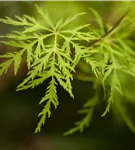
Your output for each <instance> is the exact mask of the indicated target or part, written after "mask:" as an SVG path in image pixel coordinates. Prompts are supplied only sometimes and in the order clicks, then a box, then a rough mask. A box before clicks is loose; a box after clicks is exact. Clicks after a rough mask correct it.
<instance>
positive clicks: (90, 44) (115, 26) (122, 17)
mask: <svg viewBox="0 0 135 150" xmlns="http://www.w3.org/2000/svg"><path fill="white" fill-rule="evenodd" d="M128 12H129V10H127V11H126V12H125V13H124V14H123V15H122V16H121V18H120V19H119V20H118V21H117V22H116V24H115V25H114V26H113V27H112V28H111V29H110V30H108V31H107V32H106V33H104V34H103V35H102V36H101V37H100V38H98V39H96V40H93V41H91V42H89V44H88V46H92V45H94V44H95V43H97V42H99V41H100V40H101V39H103V38H105V37H106V36H108V35H109V34H110V33H112V32H113V31H114V30H115V29H116V28H117V26H118V25H119V24H120V23H121V22H122V20H123V19H124V18H125V16H126V15H127V13H128Z"/></svg>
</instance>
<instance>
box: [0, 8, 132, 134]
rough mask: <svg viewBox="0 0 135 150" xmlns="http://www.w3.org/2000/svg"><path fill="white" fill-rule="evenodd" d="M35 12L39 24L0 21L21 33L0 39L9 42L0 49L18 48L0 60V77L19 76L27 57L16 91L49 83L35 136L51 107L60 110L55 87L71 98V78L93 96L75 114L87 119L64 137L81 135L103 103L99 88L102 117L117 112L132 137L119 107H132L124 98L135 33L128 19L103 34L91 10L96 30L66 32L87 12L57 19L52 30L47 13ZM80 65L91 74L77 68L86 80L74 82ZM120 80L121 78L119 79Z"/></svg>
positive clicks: (23, 19) (86, 27)
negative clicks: (86, 84) (90, 85)
mask: <svg viewBox="0 0 135 150" xmlns="http://www.w3.org/2000/svg"><path fill="white" fill-rule="evenodd" d="M36 9H37V12H38V13H39V15H40V17H41V18H42V20H37V19H35V18H34V17H30V16H28V15H23V16H22V17H19V16H15V19H12V18H9V17H6V18H5V19H0V22H2V23H5V24H9V25H13V26H20V27H21V29H20V30H18V31H13V32H12V33H11V34H7V35H5V36H1V38H7V40H6V41H5V40H4V41H1V43H4V44H6V45H9V46H13V47H16V48H17V51H16V52H10V53H9V52H7V53H6V54H2V55H0V58H4V59H6V60H5V61H4V62H3V63H1V64H0V75H2V74H5V73H6V72H7V71H8V68H9V67H10V65H11V64H12V63H13V64H14V74H15V75H17V72H18V69H19V66H20V64H21V61H22V57H23V56H24V54H26V56H27V57H26V62H27V67H28V74H27V77H26V78H25V79H24V80H23V82H22V83H20V85H18V87H17V91H19V90H27V89H28V88H34V87H36V86H38V85H39V84H42V83H43V82H44V81H45V80H47V79H50V83H49V85H48V87H47V89H46V93H45V96H44V97H43V98H42V99H41V100H40V103H39V104H41V103H43V102H44V103H45V106H44V108H43V110H42V111H41V112H40V113H39V117H41V118H40V121H39V123H38V125H37V128H36V129H35V133H37V132H40V131H41V126H42V125H44V123H45V121H46V119H47V118H49V117H50V116H51V107H52V105H53V106H54V108H55V109H56V108H57V106H58V104H59V102H58V97H57V85H58V84H59V85H60V86H62V87H63V89H64V90H66V91H67V92H68V93H69V95H70V96H71V97H72V98H74V95H73V93H72V80H73V78H74V77H76V78H78V79H79V80H83V81H92V82H93V88H94V91H95V95H94V96H93V97H92V98H89V99H88V100H87V101H86V103H85V104H84V106H83V108H82V109H81V110H79V113H80V114H84V115H85V117H84V118H83V119H82V120H80V121H77V122H75V127H74V128H72V129H70V130H69V131H67V132H65V135H68V134H72V133H74V132H76V131H80V132H82V131H83V130H84V128H86V127H88V126H89V123H90V121H91V118H92V115H93V113H94V110H95V108H96V106H97V104H98V103H99V102H101V101H102V100H103V98H102V97H101V96H100V93H101V87H102V88H103V89H104V101H103V102H106V103H107V107H106V109H105V111H104V113H103V114H102V116H105V115H106V113H107V112H109V111H110V108H113V107H114V106H115V108H116V109H117V110H118V113H119V114H121V117H122V118H123V120H124V121H125V123H126V124H127V125H128V126H129V128H130V129H131V130H132V131H133V132H135V127H134V125H133V123H132V121H131V120H130V118H129V117H128V115H127V113H126V110H125V109H124V107H123V105H124V104H125V102H126V103H127V102H129V103H131V102H132V103H133V104H134V105H135V101H134V100H131V99H129V98H128V94H126V92H125V91H127V90H125V89H127V88H128V87H125V85H128V82H129V77H130V78H133V81H134V78H135V67H134V64H135V59H134V57H135V53H134V50H133V48H134V43H132V42H131V41H132V40H130V37H131V35H132V33H133V31H134V30H132V32H131V28H130V27H129V24H130V21H131V20H130V19H129V18H130V17H129V16H128V15H127V14H124V15H123V16H122V17H121V19H120V20H119V21H118V23H116V25H115V26H113V25H110V24H107V25H106V27H107V31H105V29H104V23H103V21H102V17H101V16H100V15H99V14H98V13H97V12H96V11H95V10H93V9H90V12H91V13H92V14H93V15H94V18H95V20H96V22H97V24H98V28H94V27H93V26H90V24H82V25H80V26H76V27H70V26H69V25H70V24H72V22H74V21H76V19H78V18H79V17H80V16H82V15H85V14H86V13H85V12H83V13H79V14H76V15H74V16H71V17H69V18H67V19H64V18H61V19H60V20H59V21H58V22H57V23H56V24H55V23H53V22H52V20H51V18H50V17H49V15H48V13H47V12H44V11H43V10H42V9H41V8H40V7H38V6H36ZM127 18H128V19H127ZM132 24H133V21H132ZM80 62H83V63H84V65H83V67H85V66H86V67H87V66H90V69H89V68H88V69H83V67H80V70H83V71H81V72H84V74H85V76H81V75H80V76H79V77H78V75H76V74H75V72H76V71H75V70H76V67H77V66H78V67H79V64H80ZM86 72H87V73H89V75H87V73H86ZM74 74H75V75H74ZM123 74H124V77H122V76H123ZM125 82H126V84H125ZM129 92H130V91H129ZM123 99H124V100H123ZM112 110H113V109H112Z"/></svg>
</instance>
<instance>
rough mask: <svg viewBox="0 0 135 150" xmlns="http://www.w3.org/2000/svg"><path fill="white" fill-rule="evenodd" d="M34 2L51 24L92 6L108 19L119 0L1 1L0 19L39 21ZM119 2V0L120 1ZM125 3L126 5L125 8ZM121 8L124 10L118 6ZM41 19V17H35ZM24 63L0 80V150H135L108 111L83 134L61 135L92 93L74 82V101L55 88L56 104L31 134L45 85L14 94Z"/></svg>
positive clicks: (0, 49) (133, 138) (134, 138)
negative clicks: (21, 17)
mask: <svg viewBox="0 0 135 150" xmlns="http://www.w3.org/2000/svg"><path fill="white" fill-rule="evenodd" d="M35 3H36V4H38V5H39V6H41V7H42V8H43V9H44V10H47V11H48V12H49V15H50V16H51V17H52V18H53V21H54V22H56V21H57V20H58V19H59V18H61V17H67V16H71V15H73V14H76V13H78V12H82V11H86V12H88V8H90V7H93V8H94V9H95V10H97V11H98V12H99V13H100V14H101V16H102V17H103V20H104V21H112V22H113V21H114V20H116V18H117V17H115V18H112V19H110V16H111V17H112V16H113V12H114V11H115V10H116V7H117V6H120V5H122V2H106V1H95V2H94V1H93V2H92V1H63V2H62V1H57V2H51V1H50V2H49V1H44V2H35V1H24V2H15V1H13V2H6V1H3V2H2V1H1V2H0V18H3V17H5V16H9V17H13V18H14V16H15V15H23V14H28V15H32V16H35V17H36V18H38V15H37V14H36V11H35V7H34V4H35ZM123 3H124V2H123ZM126 3H128V2H125V4H124V5H125V6H126ZM123 9H124V8H123ZM90 16H91V14H88V15H86V17H84V18H81V19H80V20H79V21H78V22H76V24H77V23H81V22H82V23H83V22H84V21H85V22H90V21H91V18H90ZM38 19H40V18H38ZM11 30H13V28H12V27H11V26H7V25H4V24H2V23H0V35H3V34H7V33H9V32H11ZM6 51H13V48H11V47H8V46H5V45H2V44H1V45H0V54H2V53H4V52H6ZM26 73H27V69H26V64H22V65H21V68H20V70H19V74H18V76H17V77H14V76H13V68H12V66H11V68H10V69H9V71H8V73H7V74H6V75H3V76H0V150H114V149H115V150H127V149H129V150H134V149H135V146H134V142H135V135H133V133H131V131H130V130H129V129H128V128H127V127H126V125H121V124H119V123H117V122H115V121H114V118H113V116H112V114H111V113H109V114H107V115H106V116H105V117H103V118H101V114H102V112H103V109H102V107H101V106H99V108H98V109H96V110H95V113H94V116H93V120H92V122H91V125H90V127H89V128H87V129H85V131H84V132H83V133H81V134H80V133H76V134H73V135H71V136H67V137H65V136H62V134H63V132H65V131H66V130H68V129H69V128H71V127H73V122H74V121H75V120H78V119H80V118H81V117H82V116H80V115H78V114H77V110H78V109H80V108H81V106H82V104H83V103H84V100H86V99H87V98H89V97H91V96H92V95H93V92H94V91H93V90H92V83H90V82H83V81H79V80H76V79H75V80H74V81H73V92H74V95H75V99H71V98H70V97H69V95H68V94H67V93H66V92H65V91H64V90H63V89H62V88H61V87H59V88H58V96H59V101H60V104H59V106H58V108H57V110H55V111H53V113H52V116H51V118H49V119H47V121H46V124H45V126H44V127H43V129H42V131H41V133H38V134H34V129H35V127H36V125H37V123H38V117H37V115H38V113H39V112H40V111H41V109H42V107H43V106H39V100H40V99H41V97H42V96H43V95H44V92H45V89H46V87H47V83H48V81H45V82H44V83H43V84H42V85H40V86H38V87H37V88H35V89H33V90H27V91H20V92H15V89H16V86H17V85H18V84H19V83H20V82H21V81H22V80H23V78H24V77H25V76H26Z"/></svg>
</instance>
